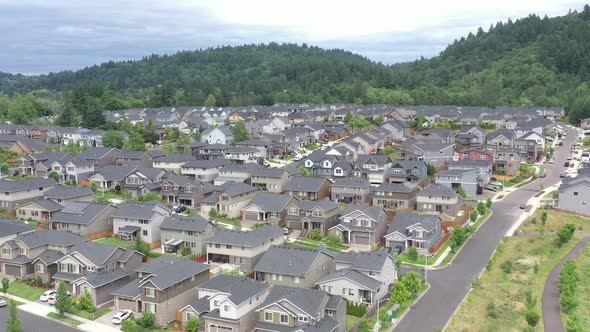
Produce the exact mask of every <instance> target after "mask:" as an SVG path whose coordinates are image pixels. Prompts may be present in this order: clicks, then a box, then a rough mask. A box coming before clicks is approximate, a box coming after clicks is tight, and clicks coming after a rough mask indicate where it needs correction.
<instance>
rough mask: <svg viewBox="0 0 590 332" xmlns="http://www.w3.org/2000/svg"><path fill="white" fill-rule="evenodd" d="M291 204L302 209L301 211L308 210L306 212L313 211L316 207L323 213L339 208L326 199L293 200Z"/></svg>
mask: <svg viewBox="0 0 590 332" xmlns="http://www.w3.org/2000/svg"><path fill="white" fill-rule="evenodd" d="M293 203H294V204H295V205H296V206H297V207H298V208H300V209H303V210H308V211H311V210H313V209H315V208H316V207H319V208H320V209H322V210H324V211H330V210H332V209H336V208H338V207H339V205H338V204H337V203H336V202H334V201H331V200H329V199H328V198H325V199H320V200H318V201H300V200H295V201H294V202H293Z"/></svg>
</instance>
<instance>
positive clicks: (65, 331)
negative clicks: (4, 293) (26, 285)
mask: <svg viewBox="0 0 590 332" xmlns="http://www.w3.org/2000/svg"><path fill="white" fill-rule="evenodd" d="M18 317H19V318H20V319H21V320H22V321H23V332H79V330H77V329H75V328H73V327H69V326H67V325H63V324H60V323H57V322H54V321H52V320H49V319H46V318H43V317H40V316H36V315H33V314H30V313H28V312H26V311H22V310H19V311H18ZM7 320H8V307H4V308H0V331H2V332H4V331H6V321H7ZM97 332H98V331H97Z"/></svg>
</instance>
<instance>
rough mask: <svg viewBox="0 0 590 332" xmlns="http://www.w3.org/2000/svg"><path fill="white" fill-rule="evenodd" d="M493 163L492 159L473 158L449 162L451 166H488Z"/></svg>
mask: <svg viewBox="0 0 590 332" xmlns="http://www.w3.org/2000/svg"><path fill="white" fill-rule="evenodd" d="M491 165H492V161H491V160H476V159H471V158H464V159H460V160H457V161H453V162H452V163H450V164H449V167H452V166H473V167H488V166H491Z"/></svg>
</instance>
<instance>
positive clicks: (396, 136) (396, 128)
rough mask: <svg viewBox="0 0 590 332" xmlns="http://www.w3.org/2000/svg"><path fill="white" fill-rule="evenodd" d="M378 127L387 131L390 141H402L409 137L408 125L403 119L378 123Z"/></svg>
mask: <svg viewBox="0 0 590 332" xmlns="http://www.w3.org/2000/svg"><path fill="white" fill-rule="evenodd" d="M379 128H380V129H382V130H385V131H387V133H388V134H389V136H390V137H391V140H392V141H402V140H403V139H404V138H407V137H410V125H408V123H407V122H405V121H403V120H393V121H388V122H384V123H382V124H380V125H379Z"/></svg>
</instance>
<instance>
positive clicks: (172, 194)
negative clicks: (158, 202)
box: [152, 174, 203, 208]
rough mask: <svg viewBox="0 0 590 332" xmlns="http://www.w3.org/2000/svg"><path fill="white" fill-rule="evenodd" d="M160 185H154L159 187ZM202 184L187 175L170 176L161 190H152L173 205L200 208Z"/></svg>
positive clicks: (161, 185) (163, 181) (161, 184)
mask: <svg viewBox="0 0 590 332" xmlns="http://www.w3.org/2000/svg"><path fill="white" fill-rule="evenodd" d="M157 184H158V183H154V185H157ZM202 186H203V185H202V184H201V183H200V182H197V181H195V180H193V179H191V178H190V177H188V176H186V175H176V174H169V175H168V176H167V177H166V178H165V179H163V180H162V182H160V183H159V188H154V189H152V191H153V192H156V193H158V194H160V195H161V196H162V198H163V199H164V201H166V202H167V203H169V204H172V205H180V204H182V205H185V206H189V207H194V208H198V207H199V205H198V202H200V200H201V199H202V195H203V191H202V190H201V189H202Z"/></svg>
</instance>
